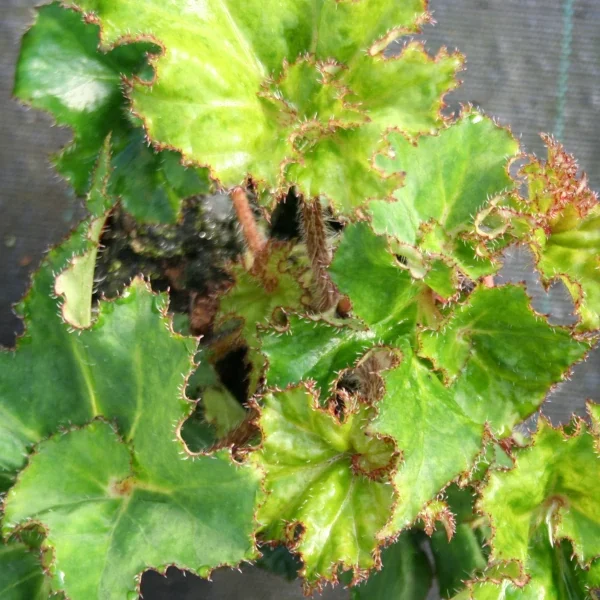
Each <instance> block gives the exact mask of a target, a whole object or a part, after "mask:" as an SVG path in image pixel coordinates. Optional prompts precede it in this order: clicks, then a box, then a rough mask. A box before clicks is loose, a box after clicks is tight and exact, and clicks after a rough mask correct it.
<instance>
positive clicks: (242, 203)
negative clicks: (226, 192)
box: [231, 187, 265, 257]
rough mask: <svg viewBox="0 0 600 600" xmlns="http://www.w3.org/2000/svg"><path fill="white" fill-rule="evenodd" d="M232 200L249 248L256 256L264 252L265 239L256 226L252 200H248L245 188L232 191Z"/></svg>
mask: <svg viewBox="0 0 600 600" xmlns="http://www.w3.org/2000/svg"><path fill="white" fill-rule="evenodd" d="M231 200H232V202H233V207H234V208H235V212H236V214H237V218H238V221H239V222H240V225H241V227H242V232H243V234H244V238H245V239H246V243H247V244H248V248H249V249H250V252H252V254H253V255H254V256H255V257H256V256H258V255H259V254H260V253H261V252H262V250H263V248H264V246H265V239H264V237H263V235H262V233H261V232H260V231H259V230H258V227H257V226H256V221H255V219H254V215H253V214H252V208H251V207H250V202H249V201H248V196H247V195H246V192H245V190H244V189H243V188H241V187H236V188H235V189H234V190H233V191H232V192H231Z"/></svg>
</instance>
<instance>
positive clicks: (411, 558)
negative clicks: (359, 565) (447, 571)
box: [351, 533, 433, 600]
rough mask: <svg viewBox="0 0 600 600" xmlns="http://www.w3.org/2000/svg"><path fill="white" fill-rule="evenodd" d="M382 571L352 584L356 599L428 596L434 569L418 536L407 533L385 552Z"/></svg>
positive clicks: (405, 599)
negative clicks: (363, 581) (419, 543)
mask: <svg viewBox="0 0 600 600" xmlns="http://www.w3.org/2000/svg"><path fill="white" fill-rule="evenodd" d="M381 563H382V565H383V566H382V569H381V571H375V572H374V573H372V574H371V575H370V577H369V579H368V580H367V582H366V583H362V584H360V585H358V586H356V587H354V588H352V592H351V593H352V600H389V599H390V598H393V600H425V598H427V595H428V593H429V588H430V587H431V582H432V579H433V573H432V572H431V566H430V565H429V560H428V558H427V555H426V554H425V552H423V550H421V549H420V548H419V546H418V545H417V539H416V537H415V536H413V535H411V534H410V533H405V534H403V535H401V536H400V537H399V538H398V541H397V542H394V544H392V545H391V546H389V547H388V548H386V549H385V550H383V551H382V552H381Z"/></svg>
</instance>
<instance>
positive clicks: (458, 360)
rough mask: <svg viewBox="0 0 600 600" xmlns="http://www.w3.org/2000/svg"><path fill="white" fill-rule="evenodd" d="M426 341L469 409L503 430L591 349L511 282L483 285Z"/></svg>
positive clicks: (424, 346) (426, 352)
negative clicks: (550, 320)
mask: <svg viewBox="0 0 600 600" xmlns="http://www.w3.org/2000/svg"><path fill="white" fill-rule="evenodd" d="M420 346H421V348H420V352H419V353H420V355H421V356H423V357H426V358H428V359H430V360H431V361H432V362H433V364H434V365H435V367H436V368H438V369H440V370H441V371H442V373H443V374H444V378H445V380H446V383H447V385H449V386H451V389H452V390H453V392H454V395H455V398H456V400H457V402H458V403H459V404H460V405H461V406H462V408H463V410H464V411H465V412H466V413H467V414H468V415H470V417H471V418H472V419H474V420H475V421H478V422H480V423H485V422H487V423H489V424H490V425H491V426H492V428H493V429H494V431H496V432H497V433H499V434H501V435H505V434H507V433H508V432H509V430H510V429H511V428H512V426H513V425H514V424H515V423H517V422H518V421H519V420H520V419H522V418H524V417H526V416H527V415H529V414H531V413H532V412H534V411H535V410H536V408H537V407H538V406H539V405H540V404H541V402H542V401H543V399H544V397H545V395H546V394H547V392H548V390H549V389H550V387H551V386H552V384H554V383H556V382H558V381H560V380H561V379H562V377H563V376H564V374H565V373H566V372H568V369H569V367H570V365H572V364H573V363H574V362H576V361H577V360H580V359H581V358H583V356H584V355H585V353H586V352H587V351H588V350H589V346H588V345H587V344H585V343H582V342H578V341H576V340H574V339H573V338H572V337H571V335H570V333H569V331H568V330H566V329H563V328H560V327H552V326H550V325H549V324H548V323H547V321H546V320H545V318H544V317H541V316H539V315H536V314H535V313H534V312H533V311H532V310H531V308H530V300H529V297H528V296H527V294H526V293H525V290H524V289H523V288H521V287H519V286H512V285H505V286H502V287H497V288H492V289H490V288H485V287H479V288H477V289H476V290H475V291H474V292H473V293H472V294H471V295H470V296H469V298H468V300H467V302H465V303H464V304H462V305H459V306H457V307H456V308H454V309H453V310H451V311H450V312H449V314H448V316H447V318H446V320H445V321H444V322H443V323H442V324H441V325H440V326H439V327H438V328H437V329H436V330H434V331H424V332H422V334H421V336H420ZM540 356H544V360H543V361H540V360H539V357H540Z"/></svg>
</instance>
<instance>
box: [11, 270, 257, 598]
mask: <svg viewBox="0 0 600 600" xmlns="http://www.w3.org/2000/svg"><path fill="white" fill-rule="evenodd" d="M164 311H165V299H164V298H162V297H158V296H154V295H153V294H152V293H151V292H150V291H149V290H148V289H147V288H146V286H145V285H144V284H143V283H142V282H140V281H139V280H137V281H135V282H134V284H133V285H132V287H130V288H129V289H128V290H127V292H126V294H125V295H124V297H123V298H120V299H118V300H117V301H115V302H114V303H112V304H110V303H102V304H101V305H100V307H99V315H98V319H97V321H96V322H95V323H94V325H93V326H92V327H91V329H86V330H83V331H82V332H80V333H79V334H78V335H76V334H72V333H66V336H68V337H67V339H63V340H62V341H61V345H60V346H58V345H54V346H52V348H53V351H52V352H51V353H50V354H49V353H48V342H47V340H46V339H45V338H43V337H42V335H40V332H39V331H38V332H36V333H37V335H36V336H35V337H34V338H33V341H35V342H36V346H37V347H38V348H39V346H40V345H42V350H41V352H40V353H39V354H38V355H36V357H35V358H34V359H33V360H31V359H30V360H29V361H27V362H26V363H25V365H22V363H21V361H22V360H23V359H27V358H29V357H28V356H27V354H26V353H25V354H23V349H22V348H20V349H19V350H18V351H17V352H16V354H15V356H14V357H13V359H12V361H11V363H10V368H11V369H12V371H11V372H9V373H7V370H6V369H5V368H2V371H1V372H2V384H5V383H6V378H7V375H8V376H9V377H10V382H13V383H15V384H17V385H15V386H14V387H11V388H10V393H6V392H4V385H3V386H2V387H3V392H4V393H3V394H2V404H1V406H2V408H3V412H4V413H6V414H7V415H8V416H9V417H10V420H9V421H8V424H9V434H10V433H12V432H13V431H14V433H15V434H16V435H19V436H21V435H22V434H23V432H24V431H26V432H27V433H29V434H31V436H35V437H37V439H35V440H31V439H29V440H27V441H28V442H31V441H38V440H39V439H41V438H42V437H44V435H43V431H47V430H48V429H50V427H52V426H54V429H55V430H56V429H57V427H58V425H59V424H60V423H61V421H62V423H64V424H66V422H67V419H68V421H70V422H74V423H77V422H79V423H85V422H86V421H89V420H90V419H93V418H94V417H96V416H102V417H105V418H109V419H111V420H114V422H115V423H116V425H117V427H118V430H119V432H120V434H121V436H122V441H121V438H119V437H118V436H117V435H116V434H115V432H114V431H113V430H112V429H111V427H109V426H108V425H106V424H104V423H103V422H97V423H94V424H92V425H90V426H87V427H85V428H84V429H82V430H80V431H74V432H70V433H68V434H66V435H59V436H55V437H53V438H51V440H50V441H48V442H42V443H41V444H40V445H39V446H38V450H37V453H36V454H35V455H34V456H33V457H32V458H31V460H30V465H29V466H28V467H27V468H26V469H25V471H24V472H23V473H22V474H21V476H20V477H19V480H18V483H17V484H16V485H15V486H14V487H13V488H12V489H11V490H10V491H9V492H8V496H7V500H6V506H5V523H4V531H5V533H8V532H10V531H11V530H12V529H14V528H15V527H17V526H19V525H21V524H23V523H26V522H27V521H28V520H31V519H34V520H36V521H39V522H41V523H42V524H43V525H44V526H45V527H46V528H47V529H48V531H49V533H48V542H47V544H48V547H50V548H51V549H52V550H53V551H54V563H53V565H54V567H53V572H52V576H53V587H54V589H57V590H64V591H65V592H66V594H67V595H68V596H69V597H70V598H72V599H73V600H77V599H78V598H90V597H94V596H96V595H97V594H98V593H100V592H101V595H102V596H103V597H106V598H122V597H124V595H125V594H126V592H127V591H128V590H132V589H133V588H134V586H135V582H134V577H135V576H136V575H139V574H140V573H141V572H142V571H144V570H145V569H146V568H147V567H148V565H152V566H155V567H161V566H162V565H166V564H170V563H175V564H178V565H180V566H185V567H186V568H188V569H191V570H194V571H199V572H201V573H202V574H206V572H207V570H208V569H210V568H212V567H215V566H217V565H220V564H224V563H227V564H235V563H237V562H239V561H240V560H241V559H243V558H249V557H251V556H252V553H253V542H252V537H251V536H252V530H253V526H252V523H253V511H254V497H255V494H256V491H257V486H258V481H257V476H256V475H255V474H254V473H253V472H252V470H249V469H248V468H239V467H235V466H233V464H232V463H231V462H230V459H229V456H228V455H227V454H224V453H221V454H219V455H218V456H213V457H200V458H198V459H197V460H196V461H193V462H192V461H184V460H182V457H181V455H182V454H184V452H183V446H182V444H181V442H179V441H177V439H175V440H174V439H173V438H174V437H176V435H177V429H178V424H179V423H180V422H182V421H183V420H184V419H185V418H186V416H187V415H188V414H189V412H190V409H191V405H190V404H189V403H188V402H186V401H185V400H184V399H182V398H181V394H180V389H181V386H182V384H183V383H184V380H185V377H186V375H187V373H188V371H189V368H190V360H191V357H192V356H193V353H194V349H195V341H194V340H193V339H191V338H182V337H179V336H175V335H174V334H172V333H171V332H170V331H169V326H168V323H167V319H166V317H164V316H163V315H164ZM34 367H35V375H33V376H32V374H31V373H30V371H31V369H32V368H34ZM49 368H53V373H52V375H51V376H46V377H45V378H44V374H45V370H47V369H49ZM32 380H34V381H33V385H32V384H31V383H30V382H31V381H32ZM40 386H42V387H43V390H42V389H38V387H40ZM32 388H33V389H32ZM23 390H27V392H28V395H27V398H28V402H27V403H23V402H22V401H20V399H21V398H22V396H21V394H22V393H23ZM49 415H52V417H50V416H49ZM11 426H12V428H13V429H12V430H11V429H10V427H11ZM34 427H36V429H34ZM90 475H93V477H92V478H90ZM230 511H231V512H230ZM215 530H218V531H219V540H220V541H219V542H216V541H215V540H214V531H215ZM90 539H92V540H93V542H92V543H91V545H90V544H89V540H90ZM174 539H177V540H178V541H179V542H178V543H177V544H173V540H174ZM148 540H151V541H150V542H148ZM90 546H91V547H92V548H93V549H94V551H93V552H91V549H90ZM90 553H91V556H90ZM125 557H126V559H125ZM105 569H110V572H111V576H110V577H105V576H104V572H105V571H104V570H105ZM82 572H85V573H86V574H87V576H86V577H81V573H82ZM98 590H100V592H98Z"/></svg>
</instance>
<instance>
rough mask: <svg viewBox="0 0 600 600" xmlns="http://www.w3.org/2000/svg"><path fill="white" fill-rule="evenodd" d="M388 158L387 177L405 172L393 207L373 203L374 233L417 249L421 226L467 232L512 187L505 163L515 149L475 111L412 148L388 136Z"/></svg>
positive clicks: (515, 145) (506, 135) (504, 134)
mask: <svg viewBox="0 0 600 600" xmlns="http://www.w3.org/2000/svg"><path fill="white" fill-rule="evenodd" d="M390 140H391V142H392V148H393V152H394V156H393V158H389V159H385V158H384V157H382V158H381V159H380V161H379V163H380V165H381V167H382V168H384V169H385V170H386V171H388V172H390V173H394V172H397V171H403V172H405V173H406V176H405V179H404V186H403V187H402V188H400V189H399V190H398V191H397V192H396V193H395V194H394V196H395V198H396V202H392V203H391V204H390V203H385V202H374V203H372V204H371V205H370V207H369V211H370V212H371V214H372V216H373V228H374V230H375V232H376V233H386V234H388V235H391V236H393V237H396V238H397V239H398V240H400V241H402V242H406V243H408V244H416V243H417V241H418V237H419V228H420V227H421V225H422V224H423V223H427V222H429V221H431V220H434V221H436V222H437V223H438V224H439V225H441V226H442V227H443V228H444V230H445V231H446V232H447V233H448V234H450V235H453V236H456V234H457V233H459V232H461V231H468V230H469V229H472V227H473V224H474V218H475V215H476V214H477V213H478V212H479V211H480V210H481V209H482V208H483V207H484V206H485V205H486V203H487V202H488V200H489V198H490V197H493V196H495V195H497V194H500V193H501V192H503V191H505V190H507V189H513V188H514V185H515V184H514V182H513V181H512V180H511V178H510V175H509V173H508V169H507V165H508V160H509V159H510V158H512V157H515V156H516V155H517V153H518V152H519V144H518V142H517V141H516V140H515V139H514V138H513V136H512V135H511V134H510V132H509V131H508V130H506V129H502V128H501V127H499V126H498V125H496V124H495V123H494V122H493V121H492V120H491V119H489V118H487V117H484V116H483V115H481V114H480V113H478V112H475V111H472V112H466V113H464V114H463V115H462V116H461V118H460V119H459V120H458V121H456V122H454V123H452V124H450V125H449V126H447V127H446V128H445V129H443V130H442V131H440V133H439V134H438V135H435V136H421V137H420V138H418V139H417V142H416V144H413V143H412V142H411V141H410V140H409V139H407V138H406V137H404V136H402V135H400V134H398V133H391V134H390Z"/></svg>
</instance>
